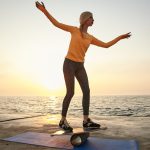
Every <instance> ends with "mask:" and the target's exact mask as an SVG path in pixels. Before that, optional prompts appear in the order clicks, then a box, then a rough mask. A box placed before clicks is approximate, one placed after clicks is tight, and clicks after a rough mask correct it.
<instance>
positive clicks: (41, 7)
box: [35, 1, 45, 12]
mask: <svg viewBox="0 0 150 150" xmlns="http://www.w3.org/2000/svg"><path fill="white" fill-rule="evenodd" d="M41 3H42V4H40V3H39V2H38V1H37V2H35V4H36V7H37V8H38V9H39V10H41V11H42V12H44V11H45V6H44V3H43V2H41Z"/></svg>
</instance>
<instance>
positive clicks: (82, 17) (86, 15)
mask: <svg viewBox="0 0 150 150" xmlns="http://www.w3.org/2000/svg"><path fill="white" fill-rule="evenodd" d="M90 17H93V14H92V13H91V12H89V11H85V12H82V13H81V15H80V19H79V21H80V32H81V36H82V37H83V34H82V30H83V25H84V23H85V22H86V20H87V19H89V18H90Z"/></svg>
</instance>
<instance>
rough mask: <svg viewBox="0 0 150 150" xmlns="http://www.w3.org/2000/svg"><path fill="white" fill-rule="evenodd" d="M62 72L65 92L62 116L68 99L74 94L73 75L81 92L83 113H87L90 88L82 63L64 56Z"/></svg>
mask: <svg viewBox="0 0 150 150" xmlns="http://www.w3.org/2000/svg"><path fill="white" fill-rule="evenodd" d="M63 72H64V78H65V83H66V90H67V93H66V96H65V98H64V100H63V104H62V116H65V117H66V115H67V111H68V107H69V104H70V101H71V99H72V97H73V95H74V83H75V77H76V79H77V80H78V82H79V84H80V87H81V89H82V93H83V99H82V107H83V115H89V103H90V89H89V82H88V77H87V74H86V70H85V68H84V63H82V62H74V61H72V60H70V59H67V58H66V59H65V61H64V65H63Z"/></svg>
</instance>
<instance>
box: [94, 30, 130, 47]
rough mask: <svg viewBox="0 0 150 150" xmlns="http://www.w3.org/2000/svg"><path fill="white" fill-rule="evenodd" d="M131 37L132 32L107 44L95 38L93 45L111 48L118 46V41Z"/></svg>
mask: <svg viewBox="0 0 150 150" xmlns="http://www.w3.org/2000/svg"><path fill="white" fill-rule="evenodd" d="M130 36H131V32H129V33H126V34H123V35H120V36H118V37H117V38H115V39H113V40H112V41H109V42H106V43H105V42H102V41H100V40H98V39H96V38H95V37H93V39H92V42H91V44H94V45H96V46H100V47H104V48H109V47H110V46H112V45H114V44H116V43H117V42H118V41H120V40H123V39H126V38H129V37H130Z"/></svg>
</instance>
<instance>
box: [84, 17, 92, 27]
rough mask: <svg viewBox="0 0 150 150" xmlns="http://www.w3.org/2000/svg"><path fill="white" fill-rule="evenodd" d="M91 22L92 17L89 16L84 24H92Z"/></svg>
mask: <svg viewBox="0 0 150 150" xmlns="http://www.w3.org/2000/svg"><path fill="white" fill-rule="evenodd" d="M93 22H94V19H93V17H92V16H91V17H90V18H88V19H87V20H86V22H85V24H86V25H88V26H92V25H93Z"/></svg>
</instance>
